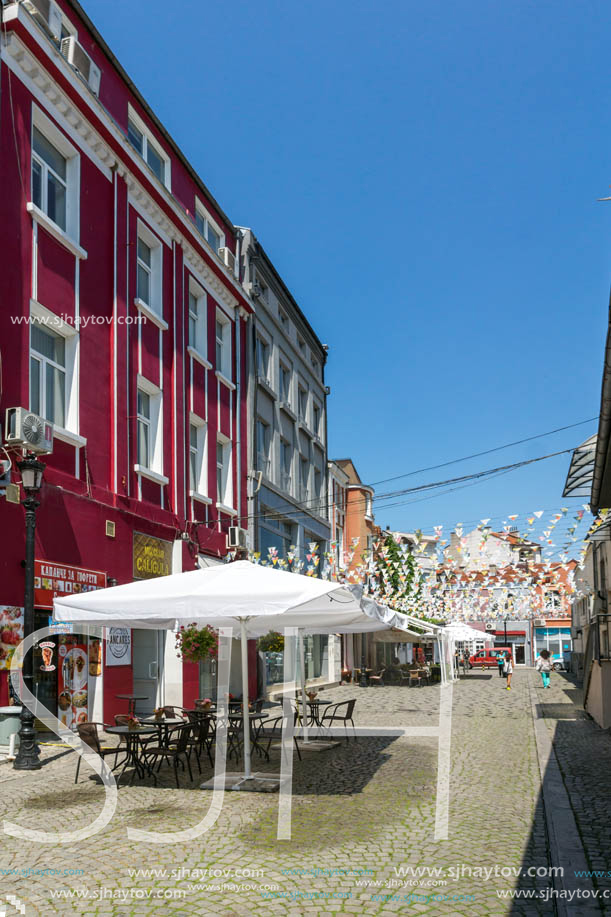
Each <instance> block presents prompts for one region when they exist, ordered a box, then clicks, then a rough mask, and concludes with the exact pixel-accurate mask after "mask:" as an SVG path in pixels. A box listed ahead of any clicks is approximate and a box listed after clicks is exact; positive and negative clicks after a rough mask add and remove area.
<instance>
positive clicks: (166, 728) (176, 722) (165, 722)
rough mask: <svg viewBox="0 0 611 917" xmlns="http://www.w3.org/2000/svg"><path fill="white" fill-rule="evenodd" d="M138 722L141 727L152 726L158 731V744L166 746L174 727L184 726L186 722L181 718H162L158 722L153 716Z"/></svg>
mask: <svg viewBox="0 0 611 917" xmlns="http://www.w3.org/2000/svg"><path fill="white" fill-rule="evenodd" d="M140 722H141V723H142V724H143V725H144V724H145V725H147V726H154V727H155V729H157V731H158V735H159V744H160V745H166V746H167V744H168V738H169V732H170V730H171V729H174V728H176V726H185V725H186V722H187V721H186V720H185V719H184V717H182V716H164V717H162V719H160V720H156V719H155V717H154V716H147V717H145V718H144V719H141V720H140ZM162 730H163V735H162Z"/></svg>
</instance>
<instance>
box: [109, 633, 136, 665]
mask: <svg viewBox="0 0 611 917" xmlns="http://www.w3.org/2000/svg"><path fill="white" fill-rule="evenodd" d="M131 661H132V632H131V630H130V629H129V627H107V628H106V665H131Z"/></svg>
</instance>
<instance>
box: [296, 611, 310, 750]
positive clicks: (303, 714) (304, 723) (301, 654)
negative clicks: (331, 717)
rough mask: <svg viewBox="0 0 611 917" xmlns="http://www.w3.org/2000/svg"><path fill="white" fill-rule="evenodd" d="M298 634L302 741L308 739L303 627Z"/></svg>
mask: <svg viewBox="0 0 611 917" xmlns="http://www.w3.org/2000/svg"><path fill="white" fill-rule="evenodd" d="M298 634H299V669H300V680H301V725H302V727H303V741H304V743H305V742H307V741H308V707H307V703H306V701H307V698H306V677H305V647H304V645H303V628H302V627H300V628H299V630H298Z"/></svg>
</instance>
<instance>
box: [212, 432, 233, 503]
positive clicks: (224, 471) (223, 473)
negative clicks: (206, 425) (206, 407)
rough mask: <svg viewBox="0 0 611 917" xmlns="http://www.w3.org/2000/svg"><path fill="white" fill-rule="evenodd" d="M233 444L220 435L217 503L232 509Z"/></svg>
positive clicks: (217, 443) (217, 447)
mask: <svg viewBox="0 0 611 917" xmlns="http://www.w3.org/2000/svg"><path fill="white" fill-rule="evenodd" d="M232 500H233V491H232V487H231V442H230V441H229V440H228V439H226V438H225V437H222V436H221V435H220V434H219V435H218V437H217V441H216V502H217V503H218V504H220V505H221V506H224V507H227V508H228V509H229V508H231V503H232Z"/></svg>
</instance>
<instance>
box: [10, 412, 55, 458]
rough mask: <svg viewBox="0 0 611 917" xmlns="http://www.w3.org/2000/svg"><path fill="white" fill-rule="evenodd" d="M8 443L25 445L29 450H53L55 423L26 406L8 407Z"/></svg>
mask: <svg viewBox="0 0 611 917" xmlns="http://www.w3.org/2000/svg"><path fill="white" fill-rule="evenodd" d="M5 436H6V443H7V445H9V446H23V448H24V449H27V450H28V451H29V452H47V453H48V452H53V424H52V423H49V421H48V420H45V419H44V417H39V416H38V414H32V412H31V411H26V409H25V408H8V409H7V411H6V426H5Z"/></svg>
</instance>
